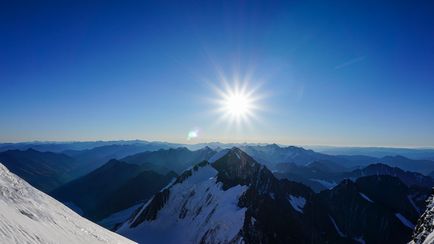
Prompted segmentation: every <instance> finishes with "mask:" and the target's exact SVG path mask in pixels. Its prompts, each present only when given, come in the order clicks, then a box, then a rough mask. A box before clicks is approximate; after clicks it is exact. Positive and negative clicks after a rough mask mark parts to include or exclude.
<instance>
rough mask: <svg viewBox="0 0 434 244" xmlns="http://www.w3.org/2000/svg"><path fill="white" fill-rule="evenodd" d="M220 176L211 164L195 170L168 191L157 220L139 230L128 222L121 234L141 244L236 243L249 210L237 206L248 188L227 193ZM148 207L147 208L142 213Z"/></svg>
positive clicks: (238, 188)
mask: <svg viewBox="0 0 434 244" xmlns="http://www.w3.org/2000/svg"><path fill="white" fill-rule="evenodd" d="M216 175H217V171H216V170H215V169H214V168H213V167H211V165H207V166H205V167H203V168H200V169H199V170H198V171H193V174H192V175H191V176H190V177H188V178H187V179H186V180H185V181H184V182H182V183H179V184H174V185H172V186H171V187H169V188H168V189H169V190H170V194H169V198H168V201H167V202H166V204H165V205H164V207H163V208H162V209H161V210H159V211H158V214H157V218H156V219H155V220H151V221H144V222H142V223H141V224H139V225H138V226H136V227H130V225H129V223H128V222H126V223H124V225H123V226H122V227H121V228H120V229H119V230H118V231H117V232H118V233H120V234H122V235H124V236H126V237H128V238H131V239H132V240H136V241H139V242H140V243H202V242H205V243H228V242H230V241H231V240H234V238H236V237H237V235H238V233H239V231H240V230H241V228H242V226H243V223H244V216H245V211H246V209H244V208H239V207H238V206H237V203H238V199H239V197H240V195H241V194H242V193H243V192H244V191H245V190H246V189H247V186H240V185H237V186H235V187H232V188H230V189H228V190H226V191H224V190H223V189H222V187H221V183H219V182H216ZM148 204H149V203H148ZM145 208H146V205H145V206H144V207H143V208H142V211H143V209H145ZM138 215H140V213H139V214H138ZM138 215H137V216H138Z"/></svg>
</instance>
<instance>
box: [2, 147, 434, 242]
mask: <svg viewBox="0 0 434 244" xmlns="http://www.w3.org/2000/svg"><path fill="white" fill-rule="evenodd" d="M219 145H220V146H221V145H223V144H219ZM165 146H167V147H166V148H164V147H165ZM171 146H172V145H166V144H153V143H128V144H114V145H100V146H98V147H95V148H86V149H83V150H75V149H74V150H72V149H68V150H64V151H62V152H41V151H36V150H34V149H26V150H15V149H14V150H6V151H3V152H0V160H3V161H4V165H5V166H7V167H8V168H9V169H10V170H11V172H13V173H16V174H17V175H18V176H20V177H22V178H23V179H24V180H26V181H28V182H29V183H30V184H32V185H33V186H34V187H36V188H38V189H40V190H42V191H44V192H46V193H48V194H50V195H51V196H52V197H54V198H55V199H57V200H58V201H60V202H62V203H63V204H65V205H66V206H68V207H69V208H70V209H72V210H74V211H75V212H76V213H78V214H80V215H82V216H83V217H85V218H87V219H89V220H91V221H93V222H96V223H99V224H100V225H102V226H104V227H106V228H108V229H111V230H116V231H117V232H118V233H120V234H121V235H124V236H126V237H128V238H130V239H132V240H134V241H137V242H139V243H161V242H163V243H175V242H176V243H196V242H204V243H216V242H244V243H288V242H289V243H293V242H296V243H354V242H356V243H357V242H360V243H362V242H365V243H378V242H382V243H386V242H393V243H406V242H408V241H409V240H411V239H412V238H413V241H414V242H415V243H422V241H423V240H430V239H429V238H427V236H429V233H430V230H433V229H434V227H433V228H431V227H429V226H430V225H429V224H430V221H431V220H430V217H429V216H431V215H432V214H431V213H430V212H427V211H429V210H430V208H431V207H430V205H428V208H427V206H426V203H425V200H426V199H427V198H428V196H429V195H430V194H431V191H432V190H431V188H432V187H433V186H434V179H433V178H432V177H431V176H429V173H430V172H431V170H432V169H433V166H434V162H433V161H430V160H425V159H423V160H422V159H409V158H406V157H402V156H386V157H382V158H375V157H371V156H363V155H350V156H345V155H327V154H323V153H318V152H315V151H312V150H306V149H304V148H300V147H293V146H292V147H281V146H278V145H276V144H271V145H263V144H257V145H249V144H243V145H241V146H240V147H232V148H222V147H213V148H211V147H208V146H205V147H203V148H197V149H195V150H192V149H188V148H187V147H171ZM160 147H163V148H160ZM142 150H145V151H142ZM77 172H79V173H77ZM41 194H42V193H41ZM45 196H46V195H45ZM46 197H48V196H46ZM53 201H54V200H53ZM56 204H59V205H61V204H60V203H59V202H56ZM63 208H65V209H67V208H66V207H64V206H63ZM69 211H70V210H69ZM0 212H1V209H0ZM421 214H423V215H422V218H421V219H419V220H418V218H419V216H421ZM191 226H198V227H196V228H192V227H191ZM68 228H69V227H68ZM430 228H431V229H430ZM413 229H415V230H416V231H415V232H414V234H413Z"/></svg>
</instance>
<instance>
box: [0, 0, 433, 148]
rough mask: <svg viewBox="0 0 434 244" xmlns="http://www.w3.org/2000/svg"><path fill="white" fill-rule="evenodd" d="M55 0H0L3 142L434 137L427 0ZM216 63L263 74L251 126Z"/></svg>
mask: <svg viewBox="0 0 434 244" xmlns="http://www.w3.org/2000/svg"><path fill="white" fill-rule="evenodd" d="M60 2H62V3H59V1H54V2H47V1H42V2H39V3H37V2H31V3H27V4H24V3H22V2H20V3H16V4H14V3H5V2H3V3H1V6H0V82H1V89H0V111H1V119H0V141H8V142H10V141H29V140H63V141H64V140H96V139H102V140H108V139H146V140H166V141H173V142H189V143H194V142H205V141H223V142H234V141H236V142H240V141H249V142H276V143H283V144H296V145H305V144H310V145H320V144H321V145H348V146H354V145H358V146H434V136H433V135H434V28H433V26H434V15H433V14H432V9H433V8H434V6H432V4H431V5H430V4H429V3H428V1H427V2H421V1H420V2H419V1H415V2H410V1H408V2H407V3H396V2H395V3H394V4H393V5H392V4H387V3H381V2H379V1H372V2H371V1H333V2H329V1H292V2H287V3H283V2H276V1H264V2H255V1H223V2H217V1H215V2H211V1H201V2H190V1H174V2H171V3H170V2H165V3H158V2H147V3H142V2H140V1H118V2H117V3H114V2H111V3H108V1H101V2H98V1H92V2H93V3H85V2H80V1H60ZM221 74H224V76H225V77H226V78H227V80H228V81H229V82H232V81H233V80H236V79H237V77H239V78H240V79H243V78H245V77H249V78H248V83H249V85H250V87H257V86H259V85H260V86H259V88H258V89H257V90H256V93H255V94H257V95H258V96H261V97H263V98H262V99H261V100H259V101H258V102H257V103H258V105H260V106H261V108H262V109H261V110H260V111H256V117H257V119H255V120H252V121H250V123H249V125H248V126H247V124H246V125H241V126H230V125H229V124H228V123H225V121H220V122H217V121H219V115H218V114H216V113H215V112H212V111H214V110H215V109H216V105H215V104H213V103H211V102H210V101H209V100H210V99H213V98H215V97H216V96H217V94H216V92H215V91H214V89H213V88H212V86H211V85H210V84H214V85H216V86H221ZM248 74H249V76H248ZM246 79H247V78H246ZM195 128H198V129H199V136H198V137H197V138H195V139H194V140H191V141H187V140H186V138H187V134H188V132H189V131H191V130H192V129H195Z"/></svg>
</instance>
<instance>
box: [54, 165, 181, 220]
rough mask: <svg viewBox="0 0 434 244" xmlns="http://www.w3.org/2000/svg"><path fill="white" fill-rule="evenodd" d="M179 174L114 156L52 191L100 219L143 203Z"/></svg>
mask: <svg viewBox="0 0 434 244" xmlns="http://www.w3.org/2000/svg"><path fill="white" fill-rule="evenodd" d="M175 176H177V175H176V174H175V173H173V172H170V173H168V174H166V175H160V174H158V173H155V172H153V171H147V170H145V169H143V168H142V167H140V166H139V165H135V164H129V163H126V162H122V161H118V160H116V159H112V160H110V161H109V162H108V163H106V164H104V165H103V166H101V167H100V168H98V169H96V170H94V171H92V172H91V173H89V174H87V175H85V176H83V177H80V178H78V179H76V180H73V181H71V182H69V183H67V184H65V185H63V186H61V187H59V188H57V189H56V190H54V191H53V192H52V193H51V195H52V196H53V197H54V198H56V199H58V200H59V201H61V202H64V203H65V204H66V205H68V206H70V207H72V208H75V211H77V212H79V213H81V214H82V215H83V216H84V217H86V218H89V219H91V220H93V221H99V220H101V219H103V218H104V217H107V216H109V215H110V214H113V213H116V212H118V211H121V210H123V209H126V208H129V207H131V206H134V205H136V204H138V203H143V202H144V201H146V200H148V198H149V197H151V196H152V195H153V194H155V193H156V192H158V191H159V190H160V189H161V188H163V187H164V186H165V185H167V184H168V183H169V182H170V180H171V179H173V178H174V177H175Z"/></svg>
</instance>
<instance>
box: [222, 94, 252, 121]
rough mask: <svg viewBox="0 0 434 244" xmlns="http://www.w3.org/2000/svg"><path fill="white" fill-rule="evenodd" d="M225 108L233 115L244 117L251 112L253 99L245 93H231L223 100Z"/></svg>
mask: <svg viewBox="0 0 434 244" xmlns="http://www.w3.org/2000/svg"><path fill="white" fill-rule="evenodd" d="M223 103H224V109H225V110H226V112H227V113H228V114H229V115H230V116H232V117H235V118H237V117H243V116H246V115H247V114H249V113H251V111H250V110H251V107H252V104H251V99H250V98H249V97H248V96H247V95H246V94H243V93H235V94H229V95H228V96H226V97H225V98H224V100H223Z"/></svg>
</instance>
